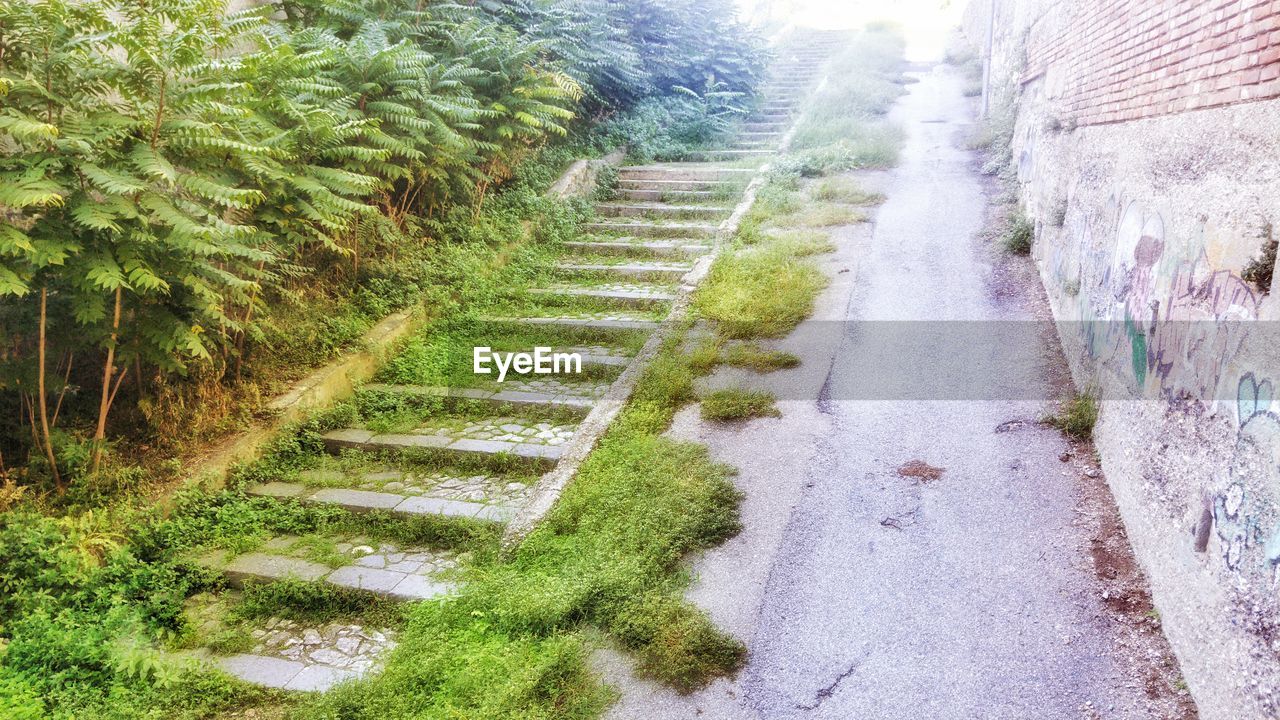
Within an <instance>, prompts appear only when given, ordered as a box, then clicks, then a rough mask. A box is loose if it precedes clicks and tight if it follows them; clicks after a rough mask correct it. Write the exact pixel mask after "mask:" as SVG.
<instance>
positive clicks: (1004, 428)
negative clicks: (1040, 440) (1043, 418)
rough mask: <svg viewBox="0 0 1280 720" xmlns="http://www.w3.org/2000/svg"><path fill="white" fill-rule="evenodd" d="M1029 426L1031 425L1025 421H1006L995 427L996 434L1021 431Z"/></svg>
mask: <svg viewBox="0 0 1280 720" xmlns="http://www.w3.org/2000/svg"><path fill="white" fill-rule="evenodd" d="M1030 424H1031V423H1029V422H1027V421H1026V420H1006V421H1004V422H1002V423H1000V424H999V425H997V426H996V432H998V433H1007V432H1013V431H1014V430H1021V429H1022V428H1024V427H1026V426H1028V425H1030Z"/></svg>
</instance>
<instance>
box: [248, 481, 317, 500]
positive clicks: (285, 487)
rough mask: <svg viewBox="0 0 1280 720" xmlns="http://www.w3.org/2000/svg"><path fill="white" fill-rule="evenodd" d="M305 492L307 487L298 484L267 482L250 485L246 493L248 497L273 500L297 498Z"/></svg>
mask: <svg viewBox="0 0 1280 720" xmlns="http://www.w3.org/2000/svg"><path fill="white" fill-rule="evenodd" d="M306 491H307V486H306V485H302V484H300V483H286V482H269V483H258V484H257V485H252V486H250V487H249V489H248V490H246V492H247V493H248V494H250V495H258V496H260V497H273V498H291V497H298V496H299V495H302V494H303V493H305V492H306Z"/></svg>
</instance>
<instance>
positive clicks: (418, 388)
mask: <svg viewBox="0 0 1280 720" xmlns="http://www.w3.org/2000/svg"><path fill="white" fill-rule="evenodd" d="M362 389H363V390H368V391H373V392H391V393H398V394H402V395H418V396H424V397H439V398H446V399H449V400H467V401H476V402H485V403H490V404H492V405H494V406H503V405H511V406H514V407H519V408H529V409H535V410H548V409H556V410H578V411H582V412H584V413H585V412H586V411H587V410H590V409H591V405H592V403H593V402H594V401H593V400H592V399H591V398H590V397H587V396H582V395H573V394H569V393H559V394H555V395H551V394H547V393H538V392H528V391H525V390H487V389H485V388H451V387H438V386H431V385H384V384H381V383H370V384H368V385H365V386H364V387H363V388H362Z"/></svg>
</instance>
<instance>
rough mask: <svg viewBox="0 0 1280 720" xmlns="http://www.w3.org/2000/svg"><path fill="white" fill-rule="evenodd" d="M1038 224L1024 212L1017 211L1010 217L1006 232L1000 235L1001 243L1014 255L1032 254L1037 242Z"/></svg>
mask: <svg viewBox="0 0 1280 720" xmlns="http://www.w3.org/2000/svg"><path fill="white" fill-rule="evenodd" d="M1035 238H1036V226H1035V224H1034V223H1032V222H1031V219H1030V218H1028V217H1027V216H1026V215H1023V214H1022V213H1015V214H1014V215H1013V216H1012V217H1010V218H1009V220H1008V222H1007V224H1006V226H1005V229H1004V232H1003V233H1002V234H1001V236H1000V244H1001V245H1003V246H1004V249H1005V250H1006V251H1008V252H1010V253H1013V254H1014V255H1030V254H1031V246H1032V244H1033V243H1034V242H1035Z"/></svg>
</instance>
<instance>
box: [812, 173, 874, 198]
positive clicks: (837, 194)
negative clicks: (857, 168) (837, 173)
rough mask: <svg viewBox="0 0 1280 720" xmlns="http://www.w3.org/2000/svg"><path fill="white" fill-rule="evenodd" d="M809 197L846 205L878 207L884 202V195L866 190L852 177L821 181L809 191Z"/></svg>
mask: <svg viewBox="0 0 1280 720" xmlns="http://www.w3.org/2000/svg"><path fill="white" fill-rule="evenodd" d="M809 196H810V197H812V198H813V199H815V200H821V201H823V202H834V203H844V204H846V205H878V204H880V203H882V202H884V195H881V194H880V193H876V192H869V191H867V190H865V189H864V188H863V187H862V185H861V184H860V183H859V182H858V181H857V180H854V179H853V178H850V177H831V178H825V179H823V180H820V181H818V182H817V184H815V185H814V186H813V188H812V189H811V190H810V191H809Z"/></svg>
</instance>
